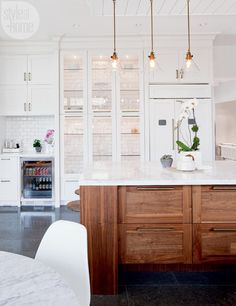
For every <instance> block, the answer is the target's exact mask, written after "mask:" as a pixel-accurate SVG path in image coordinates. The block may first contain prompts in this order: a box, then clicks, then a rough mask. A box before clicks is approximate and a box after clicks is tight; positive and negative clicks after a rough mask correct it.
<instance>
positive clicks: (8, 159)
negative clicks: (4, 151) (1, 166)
mask: <svg viewBox="0 0 236 306" xmlns="http://www.w3.org/2000/svg"><path fill="white" fill-rule="evenodd" d="M1 160H11V159H10V158H1Z"/></svg>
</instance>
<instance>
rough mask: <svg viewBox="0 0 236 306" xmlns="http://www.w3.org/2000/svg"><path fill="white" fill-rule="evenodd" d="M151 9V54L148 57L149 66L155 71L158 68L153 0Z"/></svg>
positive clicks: (151, 0)
mask: <svg viewBox="0 0 236 306" xmlns="http://www.w3.org/2000/svg"><path fill="white" fill-rule="evenodd" d="M150 9H151V52H150V55H149V56H148V58H149V66H150V68H151V69H154V68H155V66H156V63H155V59H156V57H155V53H154V42H153V41H154V35H153V0H150Z"/></svg>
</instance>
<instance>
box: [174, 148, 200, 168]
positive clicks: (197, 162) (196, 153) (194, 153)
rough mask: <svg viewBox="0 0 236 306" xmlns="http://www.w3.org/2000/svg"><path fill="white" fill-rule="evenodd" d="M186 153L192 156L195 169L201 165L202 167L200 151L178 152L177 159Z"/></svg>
mask: <svg viewBox="0 0 236 306" xmlns="http://www.w3.org/2000/svg"><path fill="white" fill-rule="evenodd" d="M187 155H191V156H193V158H194V162H195V167H196V169H201V167H202V153H201V152H200V151H189V152H180V153H179V158H178V159H181V158H182V157H184V156H187Z"/></svg>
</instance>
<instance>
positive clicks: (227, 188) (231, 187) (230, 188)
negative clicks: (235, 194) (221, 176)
mask: <svg viewBox="0 0 236 306" xmlns="http://www.w3.org/2000/svg"><path fill="white" fill-rule="evenodd" d="M212 190H236V186H213V187H212Z"/></svg>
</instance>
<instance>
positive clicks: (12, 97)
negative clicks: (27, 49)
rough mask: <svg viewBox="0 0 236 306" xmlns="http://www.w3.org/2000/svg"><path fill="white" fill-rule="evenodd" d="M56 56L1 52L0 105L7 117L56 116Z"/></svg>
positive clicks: (2, 112)
mask: <svg viewBox="0 0 236 306" xmlns="http://www.w3.org/2000/svg"><path fill="white" fill-rule="evenodd" d="M56 64H57V62H56V56H55V55H53V54H47V55H20V56H18V55H9V56H5V55H1V56H0V65H1V74H0V107H1V114H2V115H5V116H25V115H34V116H40V115H53V114H54V113H55V111H56V81H57V80H56V72H57V69H56V67H57V66H56Z"/></svg>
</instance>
